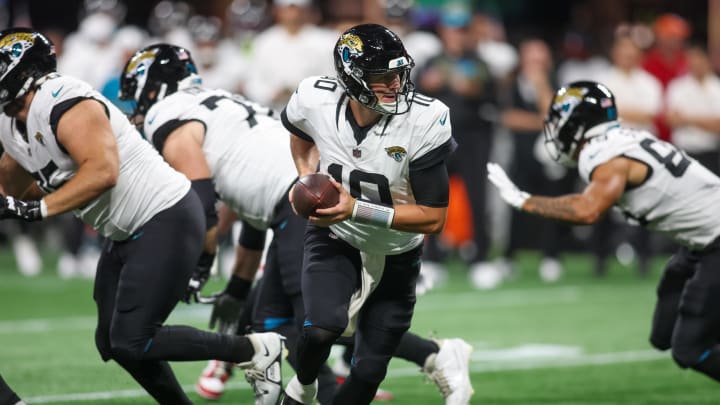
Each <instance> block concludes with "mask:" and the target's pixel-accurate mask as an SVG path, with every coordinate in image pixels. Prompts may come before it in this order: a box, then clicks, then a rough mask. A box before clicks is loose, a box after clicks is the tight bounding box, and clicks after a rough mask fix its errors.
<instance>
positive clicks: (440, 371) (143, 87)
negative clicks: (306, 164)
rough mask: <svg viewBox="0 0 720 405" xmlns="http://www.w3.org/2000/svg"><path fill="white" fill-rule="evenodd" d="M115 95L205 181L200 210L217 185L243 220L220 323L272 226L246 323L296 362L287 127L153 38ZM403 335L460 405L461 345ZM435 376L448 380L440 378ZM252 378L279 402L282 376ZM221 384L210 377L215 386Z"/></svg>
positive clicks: (236, 305)
mask: <svg viewBox="0 0 720 405" xmlns="http://www.w3.org/2000/svg"><path fill="white" fill-rule="evenodd" d="M121 98H122V99H125V100H132V101H135V102H136V103H137V105H136V109H135V112H134V117H133V118H134V120H135V121H136V122H139V121H143V123H144V134H145V136H146V137H147V138H148V140H150V141H151V142H152V143H153V145H155V147H156V148H157V149H158V150H159V151H160V152H161V154H162V155H163V157H165V159H166V160H167V161H168V162H169V163H170V165H171V166H172V167H174V168H175V169H176V170H178V171H180V172H181V173H184V174H185V175H186V176H187V177H188V178H189V179H191V180H193V182H204V184H206V185H207V188H206V189H205V190H206V191H205V196H204V198H202V200H203V201H205V207H206V210H208V211H212V210H213V206H214V201H215V198H214V193H215V191H217V193H218V195H219V196H220V199H221V200H222V201H223V202H225V203H226V204H227V205H228V206H229V207H230V208H231V209H232V210H233V211H234V212H236V213H237V214H238V215H239V217H240V218H241V219H242V221H243V226H242V231H241V236H240V241H239V248H238V250H237V255H236V258H237V260H236V264H235V269H234V273H233V275H232V276H231V278H230V280H229V281H228V284H227V287H226V288H225V290H224V291H223V293H222V294H220V295H219V297H218V300H217V301H216V303H215V306H214V308H213V318H215V317H217V318H218V320H220V323H221V324H223V325H229V324H237V322H238V318H239V312H240V307H242V306H243V304H242V302H243V301H244V300H245V299H246V296H247V292H248V289H249V286H250V283H251V281H252V280H253V278H254V275H255V270H256V269H257V268H258V266H259V264H260V259H261V256H262V250H263V247H264V245H265V233H266V230H267V229H272V230H273V235H274V238H273V241H272V242H271V244H270V248H269V251H268V257H267V262H266V266H265V273H264V275H263V278H262V279H261V281H260V284H259V287H258V291H257V294H256V302H254V303H252V305H253V316H252V318H253V330H255V331H270V330H273V331H277V332H279V333H281V334H282V335H285V336H286V337H287V338H288V339H287V342H288V347H289V349H290V357H289V360H290V363H291V364H292V365H293V366H296V365H297V363H296V359H295V357H294V356H295V354H296V349H295V344H294V342H295V341H296V339H297V338H296V337H297V335H298V334H299V331H300V330H301V329H302V321H303V317H304V312H305V311H304V308H303V298H302V295H301V292H300V270H301V264H302V254H303V250H302V240H303V237H304V233H305V228H306V222H307V221H306V220H305V219H303V218H301V217H299V216H296V215H293V213H292V208H291V207H290V203H289V200H288V198H287V193H288V191H289V189H290V187H291V185H292V184H293V183H294V181H295V180H296V178H297V172H296V170H295V165H294V163H293V159H292V156H291V154H290V142H289V141H290V136H289V134H288V132H287V130H286V129H285V128H284V127H283V126H282V124H281V123H280V122H279V121H278V120H276V119H274V118H272V111H270V110H268V109H267V108H264V107H262V106H259V105H257V104H255V103H252V102H250V101H248V100H247V99H244V98H243V97H241V96H238V95H233V94H231V93H228V92H226V91H224V90H213V89H207V88H203V87H201V78H200V76H199V75H198V74H197V71H196V68H195V64H194V62H193V60H192V57H191V55H190V54H189V53H188V51H187V50H185V49H183V48H181V47H177V46H173V45H168V44H155V45H150V46H148V47H146V48H143V49H141V50H139V51H138V52H136V53H135V55H134V56H133V57H132V58H131V59H130V60H129V61H128V63H127V64H126V67H125V69H124V71H123V74H122V77H121ZM213 180H214V188H213ZM208 235H210V237H209V238H208V240H207V241H206V243H205V245H206V248H207V247H208V246H212V247H214V246H215V242H216V241H215V238H214V233H213V232H210V233H209V234H208ZM213 323H214V322H213V321H212V320H211V325H212V324H213ZM227 332H229V333H232V331H230V330H228V331H227ZM403 342H404V345H403V346H404V350H402V351H400V353H398V354H399V355H403V354H405V355H403V358H406V359H407V360H409V361H414V362H416V363H417V364H419V365H420V367H422V368H423V369H424V371H426V372H427V373H428V375H429V376H430V377H431V378H432V379H433V380H434V381H436V383H438V384H439V386H440V387H441V389H445V390H446V391H445V392H443V393H444V394H445V395H446V396H449V397H450V398H449V399H448V403H449V404H461V403H463V402H462V400H459V401H458V400H453V398H464V395H469V394H467V392H469V391H471V390H472V388H471V387H470V383H469V378H468V377H467V365H466V364H457V363H458V361H456V354H457V352H461V354H462V352H463V351H464V350H466V346H467V344H466V343H465V342H464V341H462V340H460V339H448V340H445V341H442V342H439V347H438V344H436V343H435V342H432V341H429V340H426V339H422V338H420V337H418V336H415V335H413V334H411V333H409V332H408V333H406V335H405V336H404V337H403ZM461 358H462V357H461ZM463 360H464V361H465V362H467V359H463ZM463 360H461V361H460V363H461V362H462V361H463ZM322 377H323V379H324V380H323V383H322V384H320V392H319V399H320V401H321V403H327V404H329V403H330V402H331V401H332V397H333V395H334V391H335V388H336V385H335V378H334V376H333V375H332V372H331V371H330V370H329V368H327V367H323V373H322ZM441 378H442V379H444V380H445V381H449V384H445V385H441V384H440V383H439V379H441ZM250 381H251V382H253V384H254V388H255V394H256V400H257V403H263V404H275V403H276V402H277V398H278V396H279V394H280V391H281V388H282V387H281V385H280V381H279V379H275V380H273V376H272V375H267V380H266V381H257V380H256V379H254V378H250ZM202 382H203V380H202V379H201V380H200V383H199V384H198V386H197V388H198V392H200V393H201V395H203V396H206V395H207V396H212V395H213V394H216V392H210V391H208V390H206V389H205V388H204V386H203V385H202ZM222 383H223V381H218V382H217V383H216V384H215V385H216V386H218V387H221V384H222ZM204 390H205V391H208V392H204ZM220 392H221V391H220ZM465 402H467V401H465Z"/></svg>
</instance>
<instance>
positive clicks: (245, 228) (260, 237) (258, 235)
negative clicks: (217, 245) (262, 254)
mask: <svg viewBox="0 0 720 405" xmlns="http://www.w3.org/2000/svg"><path fill="white" fill-rule="evenodd" d="M265 233H266V232H265V231H261V230H260V229H257V228H255V227H254V226H252V225H250V224H248V223H247V222H246V221H243V222H242V230H240V237H239V238H238V244H239V245H240V246H242V247H244V248H246V249H250V250H263V249H264V248H265Z"/></svg>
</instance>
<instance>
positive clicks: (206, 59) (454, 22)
mask: <svg viewBox="0 0 720 405" xmlns="http://www.w3.org/2000/svg"><path fill="white" fill-rule="evenodd" d="M225 3H226V4H227V7H226V8H223V9H222V11H221V12H216V13H215V14H210V15H203V14H200V13H198V12H196V10H194V9H193V6H192V2H190V3H185V2H177V1H176V2H170V1H160V2H159V3H157V4H156V5H155V6H154V8H153V9H152V12H151V14H150V16H149V18H148V21H147V24H146V25H145V26H136V25H128V24H126V23H125V19H124V17H125V15H126V12H127V6H126V5H125V3H122V2H117V1H112V0H99V1H98V0H96V1H86V2H84V3H83V6H84V9H83V17H82V19H81V21H80V23H79V25H78V28H77V30H76V31H74V32H70V33H63V32H61V31H59V30H48V31H47V32H46V34H47V35H48V36H49V37H51V38H52V39H53V40H54V42H55V44H56V47H57V52H58V56H59V57H58V71H59V72H61V73H64V74H68V75H71V76H75V77H78V78H81V79H83V80H85V81H87V82H88V83H90V84H91V85H93V86H94V87H95V88H97V89H98V90H101V91H102V93H103V94H104V95H105V96H106V97H108V98H109V99H110V100H112V101H113V102H116V103H117V104H118V105H119V106H120V107H121V108H122V109H124V111H126V112H129V111H130V110H129V109H130V108H131V107H130V106H128V105H124V104H122V102H120V101H119V100H118V99H117V93H118V84H119V75H120V72H121V70H122V68H123V66H124V64H125V62H126V60H127V59H128V58H129V56H130V55H132V53H134V52H135V51H136V50H137V49H139V48H141V47H143V46H145V45H148V44H150V43H156V42H168V43H172V44H176V45H180V46H183V47H186V48H187V49H189V50H190V51H191V53H192V55H193V58H194V59H195V61H196V62H197V63H198V65H199V66H198V69H199V72H200V74H201V76H202V77H203V81H204V85H206V86H207V87H214V88H223V89H227V90H230V91H234V92H239V93H242V94H244V95H245V96H246V97H248V98H250V99H253V100H254V101H257V102H259V103H262V104H265V105H268V106H271V107H272V108H274V109H277V110H281V109H282V108H283V107H284V105H285V103H286V102H287V100H288V99H289V97H290V95H291V94H292V92H293V91H294V90H295V87H296V85H297V83H298V82H299V81H300V80H301V79H302V78H304V77H307V76H310V75H318V74H327V75H331V74H332V73H333V66H332V59H331V56H332V55H331V52H330V49H332V46H333V45H334V43H335V41H336V39H337V36H338V35H339V33H340V32H342V31H343V30H344V29H345V28H347V27H348V26H350V25H352V24H354V23H357V22H358V21H356V20H350V19H333V20H329V19H326V18H324V16H323V13H322V12H321V10H320V7H318V4H316V3H314V2H313V1H312V0H274V1H263V0H234V1H232V2H225ZM325 3H329V4H330V7H332V5H333V2H323V4H324V6H325V7H328V4H325ZM350 4H351V2H342V1H338V2H337V7H352V6H351V5H350ZM357 4H362V6H363V7H364V9H363V13H364V15H365V18H366V19H371V20H372V21H373V22H378V23H382V24H384V25H386V26H388V27H389V28H391V29H392V30H393V31H394V32H396V33H398V34H399V35H400V37H401V38H402V39H403V42H404V43H405V46H406V48H407V49H408V52H409V53H410V55H411V56H412V57H413V58H414V61H415V65H416V67H415V69H414V71H413V78H412V79H413V81H414V83H415V85H416V88H417V90H418V91H419V92H420V93H422V94H423V95H425V96H427V97H433V98H439V99H440V100H442V101H443V102H445V103H446V104H447V105H448V106H449V107H450V111H451V116H450V117H451V122H452V126H453V130H454V137H455V139H456V140H457V142H458V143H459V145H460V148H459V149H458V151H457V152H456V153H455V154H454V156H453V157H452V161H451V162H450V164H449V168H450V171H451V176H452V180H451V201H450V209H449V217H448V222H447V229H446V230H445V232H444V233H443V234H442V235H441V236H439V237H437V238H429V239H428V240H427V246H426V264H424V269H423V274H424V279H425V281H426V282H427V283H429V285H432V284H433V283H437V282H440V281H441V280H442V278H443V273H444V270H443V267H444V266H443V264H444V262H445V261H446V260H448V259H449V258H459V259H460V260H462V261H464V262H465V263H466V264H467V268H468V274H469V276H470V280H472V282H473V283H474V284H475V286H477V287H478V288H491V287H494V286H496V285H498V284H499V283H500V282H501V281H502V280H503V279H505V278H507V277H513V276H514V275H516V273H517V271H516V270H515V266H514V260H515V258H516V255H517V253H518V252H519V251H522V250H527V249H530V250H535V251H538V252H541V257H542V259H541V260H540V262H539V265H538V274H539V275H540V277H541V278H542V279H543V280H545V281H548V282H552V281H555V280H558V279H559V278H560V277H561V276H562V273H563V265H562V260H561V256H562V254H563V253H566V252H570V251H587V252H591V253H593V257H594V258H595V263H594V267H593V268H592V270H591V271H594V272H595V273H596V274H597V275H603V274H604V273H605V272H606V271H607V268H608V260H609V259H613V260H614V259H615V258H616V259H617V260H619V261H620V262H622V263H623V264H635V265H636V266H637V269H638V272H639V274H641V275H644V274H646V273H647V272H648V268H649V260H650V259H651V258H652V257H653V256H654V255H656V254H657V253H660V252H663V251H665V249H666V248H667V247H666V243H667V242H666V241H665V240H663V239H661V238H658V239H655V238H656V237H651V236H650V235H649V234H648V233H646V232H644V231H643V230H642V229H640V228H628V227H626V226H625V225H621V223H622V221H621V220H620V218H619V217H618V218H616V217H615V216H614V215H613V214H611V215H608V216H607V218H606V219H605V220H604V221H603V222H602V223H600V224H598V225H596V226H594V227H592V228H587V227H585V228H581V227H578V228H571V227H567V226H563V225H558V224H556V223H553V222H550V221H544V220H542V219H538V218H534V217H530V216H528V215H524V214H522V213H519V212H510V211H509V210H508V209H507V208H506V207H505V206H504V205H503V204H498V203H497V199H496V196H494V195H489V188H488V187H487V185H486V168H485V167H486V163H487V162H488V161H489V160H490V159H492V160H494V161H499V162H501V163H502V164H503V166H505V167H506V168H507V169H508V171H509V172H510V177H511V178H513V179H515V180H516V182H517V185H518V186H519V187H520V188H522V189H524V190H527V191H528V192H530V193H533V192H537V193H542V194H546V195H547V194H550V195H553V194H554V195H559V194H565V193H569V192H572V191H575V190H577V189H578V184H576V178H577V176H576V175H575V174H574V173H568V171H567V170H566V169H565V168H563V167H562V166H560V165H558V164H556V163H555V162H553V161H552V160H551V159H550V158H549V157H548V155H547V154H546V151H545V149H544V146H543V140H542V131H543V117H544V113H545V111H546V110H547V108H548V106H549V104H550V102H551V98H552V96H553V93H554V89H555V88H556V87H557V86H558V85H561V84H564V83H568V82H571V81H574V80H580V79H589V80H595V81H599V82H602V83H604V84H605V85H607V86H608V87H609V88H610V89H611V90H612V91H613V92H614V94H615V96H616V100H617V105H618V108H619V115H620V118H621V119H622V120H623V122H624V123H625V124H628V125H630V126H633V127H637V128H643V129H647V130H649V131H651V132H653V133H654V134H656V135H657V136H658V137H660V138H662V139H665V140H670V141H671V142H673V143H675V144H676V145H678V146H679V147H681V148H683V149H684V150H685V151H686V152H687V153H688V154H689V155H691V156H693V157H695V158H696V159H697V160H698V161H700V162H701V163H702V164H704V165H706V166H707V167H708V168H709V169H711V170H712V171H713V172H715V173H720V153H719V150H720V149H719V146H720V144H719V142H720V80H719V79H718V76H717V75H716V73H715V71H714V69H713V65H712V63H711V59H710V57H709V54H708V47H707V44H706V42H705V38H703V37H702V35H704V33H698V32H693V27H692V26H691V24H690V23H689V21H688V20H687V19H686V18H684V17H683V16H680V15H677V14H671V13H657V14H656V15H652V16H650V17H648V18H647V19H646V20H643V21H628V22H626V23H620V24H616V25H615V26H614V27H612V30H609V31H608V32H607V33H606V32H604V31H602V32H596V33H595V34H596V35H589V34H588V32H587V30H583V29H577V27H576V28H573V27H570V26H569V28H568V29H567V30H565V31H563V32H562V35H561V36H560V38H546V37H543V36H542V35H533V34H528V35H521V36H520V37H519V38H516V37H518V35H514V36H512V35H508V33H507V32H506V29H505V28H506V27H505V26H504V24H503V18H502V17H503V16H502V15H501V14H498V13H491V12H487V11H486V10H483V9H482V8H478V7H476V6H473V4H471V3H469V2H463V1H425V2H423V1H416V2H413V1H411V0H394V1H391V0H372V1H364V2H357ZM586 17H588V16H587V15H586ZM589 18H592V16H590V17H589ZM20 22H22V20H20ZM29 23H30V24H32V21H30V22H29ZM8 24H9V25H18V24H19V22H18V21H13V22H9V23H8ZM579 28H582V27H579ZM511 36H512V37H513V38H510V37H511ZM2 226H3V227H4V231H5V234H6V235H7V236H8V240H9V241H10V242H11V243H10V245H11V246H13V248H14V249H15V253H16V255H17V256H16V257H17V264H18V267H19V269H20V271H22V272H23V274H28V275H33V274H37V273H38V272H39V271H40V268H41V267H42V264H41V259H40V257H41V256H40V255H39V254H38V248H37V247H36V246H37V243H38V241H40V242H41V243H46V241H47V240H48V239H53V238H47V237H46V238H39V237H38V235H47V234H48V232H49V233H51V234H52V233H53V232H54V234H55V235H58V236H59V237H55V240H59V241H61V242H60V243H56V246H57V247H58V248H59V249H61V250H62V251H63V253H62V254H61V256H60V257H61V259H60V261H59V263H58V272H59V274H60V275H61V276H63V277H71V276H74V275H82V276H86V277H91V276H92V272H93V270H92V269H93V268H94V263H93V259H96V257H97V253H96V252H97V246H98V244H97V241H95V237H94V235H93V234H92V232H91V231H89V230H88V229H86V228H85V227H84V226H82V225H80V224H79V222H76V221H75V220H73V219H72V218H65V219H63V220H61V221H58V223H56V224H51V225H49V228H52V229H54V231H53V230H50V231H47V232H45V231H46V229H37V228H35V229H33V228H21V227H19V226H17V224H15V223H7V224H2ZM43 226H45V225H43ZM93 252H95V253H93ZM46 267H47V266H46Z"/></svg>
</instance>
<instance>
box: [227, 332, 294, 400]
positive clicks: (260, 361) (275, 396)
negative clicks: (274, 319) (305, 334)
mask: <svg viewBox="0 0 720 405" xmlns="http://www.w3.org/2000/svg"><path fill="white" fill-rule="evenodd" d="M247 338H248V339H250V342H251V343H252V345H253V348H254V349H255V355H253V357H252V359H250V361H247V362H244V363H239V364H238V367H240V368H242V369H243V370H245V379H246V380H247V382H248V383H250V385H251V386H252V387H253V390H254V391H255V405H277V403H278V401H279V400H280V394H281V393H282V356H283V353H284V352H285V350H284V347H285V338H284V337H283V336H281V335H279V334H277V333H275V332H266V333H252V334H249V335H247Z"/></svg>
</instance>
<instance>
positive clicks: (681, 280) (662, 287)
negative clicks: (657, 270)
mask: <svg viewBox="0 0 720 405" xmlns="http://www.w3.org/2000/svg"><path fill="white" fill-rule="evenodd" d="M696 265H697V259H696V258H694V257H692V256H690V254H689V253H686V252H685V251H684V250H683V251H680V252H678V253H677V254H675V255H673V256H672V257H671V258H670V260H669V261H668V262H667V264H666V265H665V271H664V272H663V276H662V279H661V280H660V283H659V284H658V287H657V295H658V297H662V296H663V295H665V294H668V293H673V292H680V291H682V289H683V288H684V286H685V282H686V281H687V280H688V279H690V277H692V276H693V274H694V273H695V268H696Z"/></svg>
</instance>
